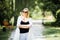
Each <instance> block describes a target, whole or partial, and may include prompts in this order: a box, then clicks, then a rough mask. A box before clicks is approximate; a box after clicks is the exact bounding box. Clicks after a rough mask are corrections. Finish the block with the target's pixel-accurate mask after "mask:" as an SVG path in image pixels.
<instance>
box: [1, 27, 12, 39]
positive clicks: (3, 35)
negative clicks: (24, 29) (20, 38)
mask: <svg viewBox="0 0 60 40" xmlns="http://www.w3.org/2000/svg"><path fill="white" fill-rule="evenodd" d="M2 29H3V27H1V26H0V40H8V38H9V36H10V34H11V32H12V30H8V29H7V30H6V31H3V30H2Z"/></svg>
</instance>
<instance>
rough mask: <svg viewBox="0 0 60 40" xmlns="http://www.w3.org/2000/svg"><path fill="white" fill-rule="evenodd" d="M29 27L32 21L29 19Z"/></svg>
mask: <svg viewBox="0 0 60 40" xmlns="http://www.w3.org/2000/svg"><path fill="white" fill-rule="evenodd" d="M29 26H32V19H31V18H30V19H29Z"/></svg>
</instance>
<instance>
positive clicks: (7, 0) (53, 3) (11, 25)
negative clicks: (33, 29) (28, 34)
mask: <svg viewBox="0 0 60 40" xmlns="http://www.w3.org/2000/svg"><path fill="white" fill-rule="evenodd" d="M26 7H27V8H29V11H30V12H29V13H30V17H31V18H32V19H34V20H42V21H43V22H42V24H43V25H44V27H45V31H44V34H43V35H45V36H46V40H59V39H60V0H0V40H8V38H9V36H10V34H11V32H12V31H13V30H14V29H15V28H16V22H17V17H18V16H19V15H20V12H21V11H22V9H23V8H26Z"/></svg>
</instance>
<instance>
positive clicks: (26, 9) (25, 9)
mask: <svg viewBox="0 0 60 40" xmlns="http://www.w3.org/2000/svg"><path fill="white" fill-rule="evenodd" d="M22 11H27V12H28V13H27V18H29V17H30V16H29V9H28V8H24V9H23V10H22Z"/></svg>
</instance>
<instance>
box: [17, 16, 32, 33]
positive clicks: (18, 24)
mask: <svg viewBox="0 0 60 40" xmlns="http://www.w3.org/2000/svg"><path fill="white" fill-rule="evenodd" d="M23 19H24V17H22V16H19V17H18V20H17V27H19V26H20V25H23V26H29V27H31V26H32V20H31V18H26V19H27V20H26V22H24V21H23ZM19 29H20V33H27V32H29V28H26V29H25V28H19Z"/></svg>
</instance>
